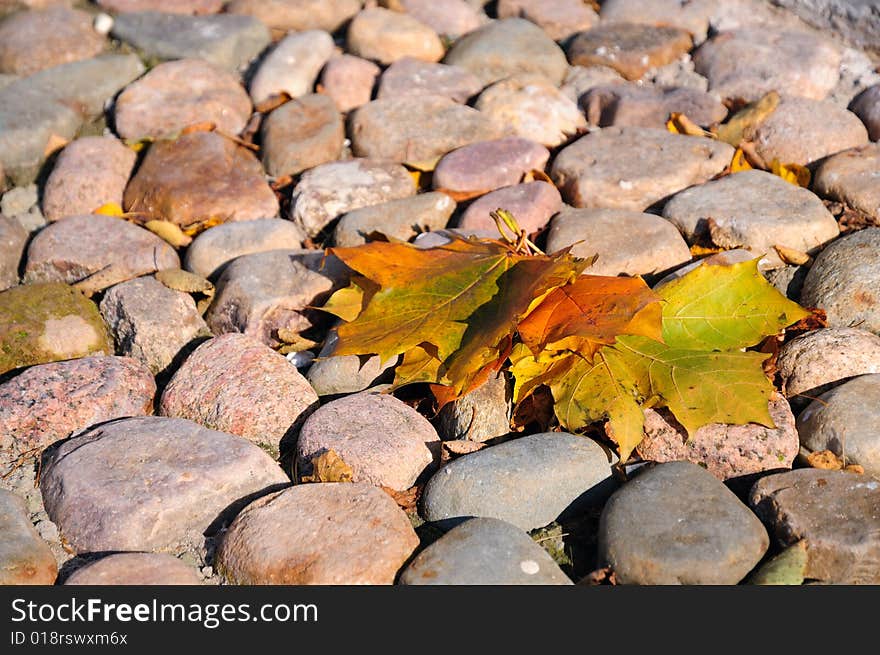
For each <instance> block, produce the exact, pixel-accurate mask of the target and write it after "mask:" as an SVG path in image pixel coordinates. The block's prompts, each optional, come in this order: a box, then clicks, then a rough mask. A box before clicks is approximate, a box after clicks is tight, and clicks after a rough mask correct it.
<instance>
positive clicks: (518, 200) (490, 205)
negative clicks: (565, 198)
mask: <svg viewBox="0 0 880 655" xmlns="http://www.w3.org/2000/svg"><path fill="white" fill-rule="evenodd" d="M561 208H562V197H561V196H560V195H559V191H557V190H556V187H555V186H553V185H552V184H548V183H547V182H542V181H535V182H526V183H525V184H514V185H513V186H508V187H502V188H500V189H497V190H495V191H492V192H491V193H487V194H486V195H485V196H481V197H480V198H478V199H477V200H475V201H474V202H472V203H471V204H470V205H469V206H468V208H467V209H466V210H465V212H464V214H462V216H461V218H460V219H459V221H458V227H459V228H460V229H461V230H463V231H465V232H473V231H479V230H483V231H489V232H490V233H497V232H498V229H497V228H496V227H495V221H494V219H493V218H492V217H491V212H493V211H495V210H496V209H506V210H507V211H509V212H510V213H511V214H513V217H514V218H515V219H516V222H517V224H518V225H519V226H520V228H522V229H523V230H525V231H526V233H527V234H532V233H533V232H537V231H538V230H540V229H542V228H543V227H544V226H545V225H547V223H548V221H549V220H550V217H551V216H553V214H555V213H556V212H558V211H559V210H560V209H561Z"/></svg>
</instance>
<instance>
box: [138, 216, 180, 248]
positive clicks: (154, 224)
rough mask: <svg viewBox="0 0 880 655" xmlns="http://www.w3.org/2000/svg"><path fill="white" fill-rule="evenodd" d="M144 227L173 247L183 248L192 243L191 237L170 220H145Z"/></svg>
mask: <svg viewBox="0 0 880 655" xmlns="http://www.w3.org/2000/svg"><path fill="white" fill-rule="evenodd" d="M144 227H145V228H147V229H148V230H149V231H150V232H152V233H153V234H155V235H156V236H158V237H159V238H160V239H163V240H165V241H167V242H168V243H170V244H171V245H172V246H174V247H175V248H183V247H185V246H188V245H189V244H191V243H192V237H190V236H188V235H186V234H184V233H183V230H181V229H180V226H179V225H177V224H176V223H172V222H171V221H157V220H152V221H147V222H146V223H144Z"/></svg>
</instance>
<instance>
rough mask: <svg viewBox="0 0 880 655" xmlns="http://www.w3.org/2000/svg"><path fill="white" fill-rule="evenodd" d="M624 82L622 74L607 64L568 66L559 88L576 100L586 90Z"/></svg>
mask: <svg viewBox="0 0 880 655" xmlns="http://www.w3.org/2000/svg"><path fill="white" fill-rule="evenodd" d="M625 82H626V80H625V79H624V77H623V75H621V74H620V73H618V72H617V71H616V70H614V69H613V68H609V67H608V66H569V67H568V72H567V73H566V74H565V80H564V81H563V82H562V86H561V87H559V90H560V91H562V92H563V93H564V94H565V95H567V96H568V97H569V98H571V99H572V100H574V101H575V102H578V101H579V100H580V99H581V97H582V96H583V95H584V94H585V93H587V91H589V90H590V89H592V88H594V87H597V86H609V85H611V84H623V83H625Z"/></svg>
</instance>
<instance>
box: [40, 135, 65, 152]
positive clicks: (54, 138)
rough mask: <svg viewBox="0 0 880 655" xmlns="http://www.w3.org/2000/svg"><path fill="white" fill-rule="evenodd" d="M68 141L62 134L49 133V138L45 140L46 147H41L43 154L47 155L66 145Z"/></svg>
mask: <svg viewBox="0 0 880 655" xmlns="http://www.w3.org/2000/svg"><path fill="white" fill-rule="evenodd" d="M68 143H70V141H69V140H68V139H65V138H64V137H63V136H58V135H57V134H50V135H49V138H48V139H47V140H46V147H45V148H44V149H43V156H44V157H48V156H49V155H51V154H52V153H54V152H56V151H58V150H61V148H63V147H64V146H66V145H67V144H68Z"/></svg>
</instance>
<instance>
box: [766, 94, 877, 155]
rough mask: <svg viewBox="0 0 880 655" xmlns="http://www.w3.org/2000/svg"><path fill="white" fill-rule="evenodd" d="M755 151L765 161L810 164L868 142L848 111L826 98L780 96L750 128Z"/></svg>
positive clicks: (856, 121)
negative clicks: (760, 119)
mask: <svg viewBox="0 0 880 655" xmlns="http://www.w3.org/2000/svg"><path fill="white" fill-rule="evenodd" d="M751 138H752V140H753V141H754V142H755V151H756V152H757V153H758V155H760V156H761V158H763V159H764V161H766V162H768V163H769V162H772V161H773V160H774V159H778V160H779V161H780V162H781V163H783V164H785V163H789V162H792V163H795V164H801V165H804V166H805V165H807V164H812V163H813V162H815V161H818V160H820V159H822V158H824V157H827V156H828V155H833V154H834V153H836V152H840V151H841V150H846V149H847V148H856V147H858V146H862V145H866V144H867V143H868V132H867V130H866V129H865V126H864V125H863V124H862V122H861V121H860V120H859V118H858V116H856V115H855V114H853V113H852V112H851V111H847V110H846V109H844V108H842V107H840V106H838V105H836V104H834V103H833V102H831V101H830V100H813V99H811V98H796V97H783V98H782V100H781V101H780V103H779V106H777V107H776V110H775V111H774V112H773V113H772V114H770V116H768V117H767V118H765V119H764V120H763V121H761V122H760V123H759V124H758V126H757V127H756V128H755V129H754V133H753V135H752V137H751Z"/></svg>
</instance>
